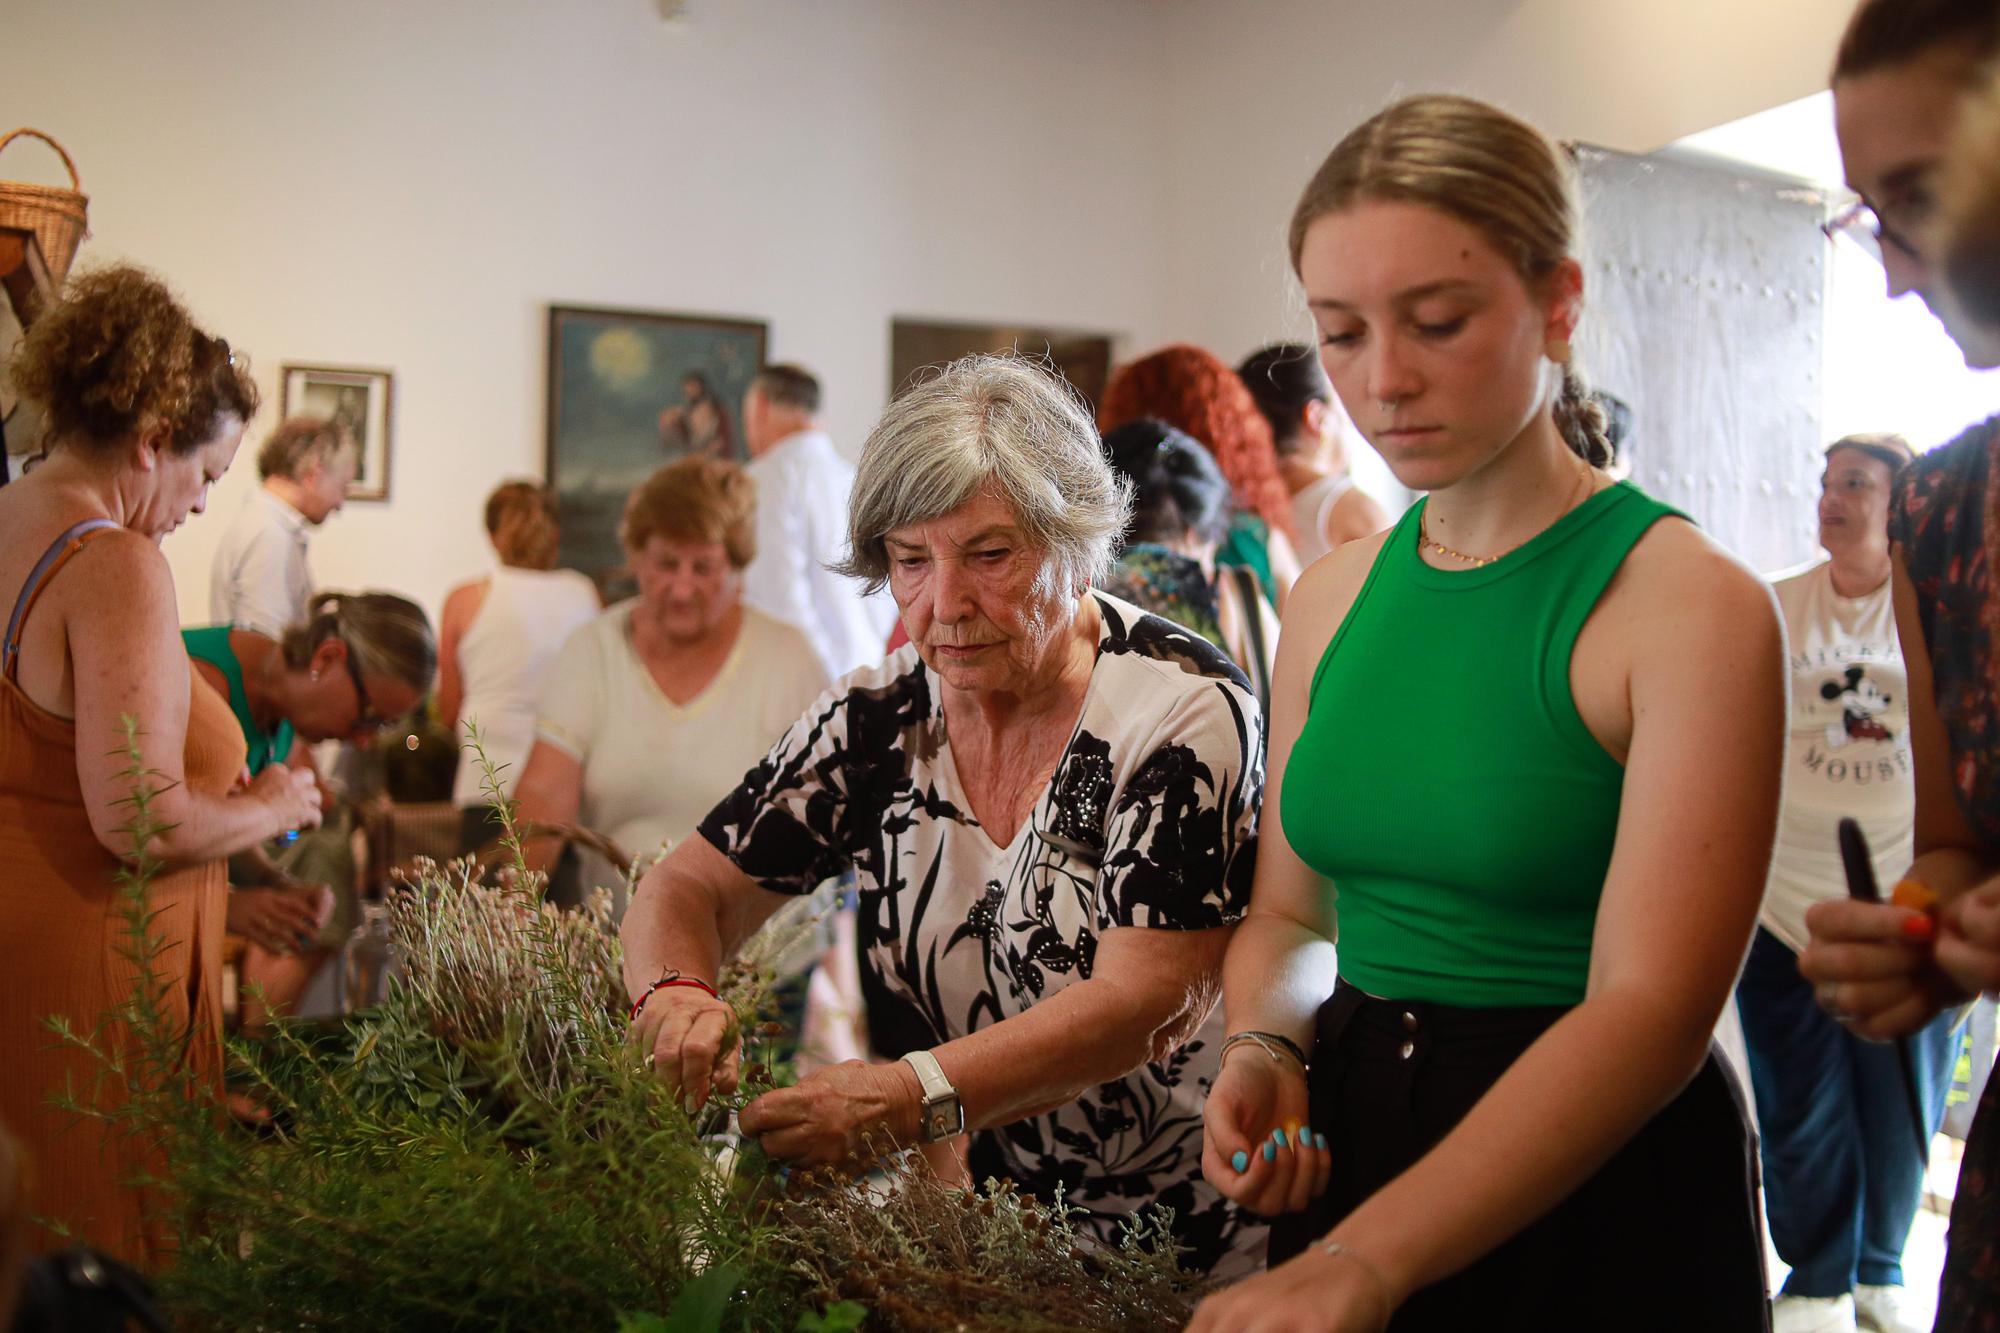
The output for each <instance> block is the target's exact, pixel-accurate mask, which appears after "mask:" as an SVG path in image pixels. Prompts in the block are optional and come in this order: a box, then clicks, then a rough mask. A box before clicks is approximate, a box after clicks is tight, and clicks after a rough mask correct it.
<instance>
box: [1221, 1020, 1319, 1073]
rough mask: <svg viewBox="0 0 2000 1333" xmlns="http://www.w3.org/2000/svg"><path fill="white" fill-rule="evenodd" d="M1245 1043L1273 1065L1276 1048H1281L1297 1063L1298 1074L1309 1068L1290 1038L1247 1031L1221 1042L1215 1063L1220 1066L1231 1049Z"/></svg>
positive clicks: (1304, 1057)
mask: <svg viewBox="0 0 2000 1333" xmlns="http://www.w3.org/2000/svg"><path fill="white" fill-rule="evenodd" d="M1246 1043H1248V1044H1249V1045H1252V1046H1255V1047H1256V1048H1257V1049H1258V1050H1260V1051H1262V1052H1264V1054H1266V1055H1268V1056H1270V1057H1271V1061H1272V1063H1273V1064H1275V1063H1277V1059H1278V1051H1277V1047H1283V1048H1284V1051H1285V1054H1287V1055H1289V1056H1291V1057H1292V1059H1294V1060H1296V1061H1298V1064H1299V1070H1300V1072H1302V1073H1303V1072H1304V1071H1306V1070H1307V1069H1309V1068H1310V1066H1309V1065H1308V1064H1307V1063H1306V1053H1305V1052H1304V1051H1302V1050H1300V1049H1299V1044H1298V1043H1297V1042H1295V1041H1293V1040H1292V1039H1291V1038H1290V1037H1287V1036H1285V1035H1284V1034H1283V1033H1279V1032H1251V1031H1247V1030H1246V1031H1243V1032H1238V1033H1234V1034H1232V1035H1231V1036H1229V1037H1227V1038H1225V1039H1224V1040H1223V1043H1222V1052H1221V1054H1219V1055H1217V1056H1216V1063H1217V1064H1218V1065H1220V1064H1221V1063H1222V1061H1223V1060H1225V1059H1227V1058H1228V1056H1229V1052H1230V1051H1231V1050H1232V1049H1234V1048H1235V1047H1238V1046H1242V1045H1244V1044H1246Z"/></svg>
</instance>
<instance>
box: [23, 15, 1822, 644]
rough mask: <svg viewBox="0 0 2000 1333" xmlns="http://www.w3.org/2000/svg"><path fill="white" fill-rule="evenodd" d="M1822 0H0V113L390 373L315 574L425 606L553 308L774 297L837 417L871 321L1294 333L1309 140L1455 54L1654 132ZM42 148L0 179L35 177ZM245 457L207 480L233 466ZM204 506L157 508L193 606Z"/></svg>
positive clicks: (1794, 75) (329, 358)
mask: <svg viewBox="0 0 2000 1333" xmlns="http://www.w3.org/2000/svg"><path fill="white" fill-rule="evenodd" d="M1848 7H1849V0H1759V2H1758V3H1757V4H1754V5H1741V4H1733V3H1725V0H1684V2H1683V3H1681V4H1679V5H1675V6H1659V5H1655V4H1652V3H1650V0H1400V3H1397V2H1393V0H1351V2H1350V3H1343V4H1327V3H1322V2H1321V0H949V2H948V3H941V2H938V0H690V3H689V5H688V14H687V17H686V18H685V19H684V20H681V21H678V22H675V23H663V22H662V21H661V20H660V19H659V18H658V16H657V10H656V8H655V7H654V5H653V4H652V3H651V0H576V3H568V4H549V3H543V2H541V0H416V2H414V3H412V2H411V0H400V2H399V0H346V2H345V3H342V4H338V5H326V4H307V3H305V2H304V0H258V2H257V3H253V4H244V3H232V2H231V0H176V3H173V4H158V3H149V2H148V0H5V2H4V17H0V42H4V43H5V51H6V57H7V58H6V62H5V63H6V68H7V72H8V74H7V79H6V81H5V82H4V84H0V127H4V126H11V125H15V124H32V125H38V126H40V127H42V128H45V129H48V130H50V131H51V132H53V133H55V134H56V135H57V136H58V137H59V138H61V139H63V140H64V142H65V143H67V144H68V145H69V147H70V149H71V150H72V152H73V153H74V154H75V156H76V158H77V160H78V162H79V165H80V166H81V168H82V170H83V173H84V185H85V188H86V189H87V190H88V191H89V192H90V193H91V195H92V215H91V216H92V224H93V231H94V239H93V240H92V241H90V242H89V243H88V245H87V246H86V249H85V251H84V254H85V256H86V259H93V260H99V261H102V260H108V259H112V258H119V257H131V258H134V259H137V260H139V261H141V262H144V263H147V264H149V265H151V266H153V267H156V268H158V269H160V270H161V271H163V272H164V273H166V274H167V275H169V276H170V277H171V278H172V280H173V281H174V282H175V283H176V284H177V285H178V286H179V287H180V288H181V289H182V290H183V291H184V292H186V293H187V295H188V297H189V299H190V300H191V302H192V303H193V305H194V306H195V307H196V309H197V311H198V312H199V314H200V316H201V317H202V318H204V319H205V320H207V321H209V322H210V323H211V324H212V326H213V327H214V328H215V329H216V330H217V331H219V332H221V333H223V334H224V335H225V336H227V337H228V338H229V339H230V340H231V341H232V342H233V343H235V344H236V345H238V346H240V347H244V348H247V349H248V350H249V351H250V352H251V353H252V355H253V356H254V357H255V359H256V362H257V368H258V375H259V379H260V381H261V382H262V383H263V385H264V386H265V388H266V390H267V391H268V392H269V394H270V396H271V400H272V406H271V408H270V410H269V411H267V413H266V415H265V417H264V419H263V420H261V421H260V422H259V423H258V427H257V428H256V429H255V430H253V432H252V436H253V442H254V440H255V439H257V438H261V435H262V433H263V430H265V429H268V427H269V425H270V424H271V421H272V419H273V418H274V417H275V411H276V389H277V384H276V369H277V366H278V364H279V363H280V362H281V361H299V362H308V363H319V364H360V365H375V366H388V367H392V368H393V369H394V370H395V372H396V426H395V458H394V470H393V488H394V491H393V498H392V499H391V501H390V502H389V503H387V504H358V503H357V504H354V505H351V506H350V507H349V508H348V510H347V511H346V512H345V513H343V514H341V515H339V516H338V517H336V518H335V519H334V520H333V521H332V522H330V523H329V524H328V525H327V527H326V528H325V529H323V530H322V531H321V532H320V534H319V535H318V537H317V538H316V540H315V543H314V548H313V561H314V568H315V572H316V573H317V575H318V577H319V579H320V581H321V582H322V583H323V584H325V585H328V586H344V587H361V586H384V587H393V588H398V589H401V590H404V591H407V592H409V593H411V594H412V595H414V596H416V597H418V598H419V599H420V600H422V601H424V602H425V603H426V604H427V605H429V606H431V607H432V608H433V610H435V608H436V607H437V605H438V604H439V602H440V601H441V599H442V595H443V592H444V590H445V589H446V588H447V587H448V586H449V585H450V584H451V583H452V582H455V581H456V580H458V579H459V578H462V577H465V576H467V575H468V574H470V573H473V572H476V571H477V570H478V569H479V568H481V567H482V565H483V563H484V560H485V553H484V543H483V542H482V541H481V539H480V536H479V525H478V507H479V504H480V501H481V499H482V498H483V497H484V495H485V493H486V492H487V490H488V489H489V488H490V487H491V486H492V485H493V483H495V482H496V481H498V480H499V479H501V478H502V477H504V476H508V475H519V474H523V473H527V474H538V473H539V472H540V470H541V465H542V455H543V412H544V388H543V385H544V378H545V348H544V310H545V307H546V306H547V305H548V304H549V303H551V302H560V303H564V304H579V305H590V304H605V305H626V306H633V307H639V308H650V309H665V310H682V311H695V312H707V313H714V314H722V315H741V316H750V317H756V318H763V319H767V320H769V321H770V324H771V344H770V353H771V355H772V356H774V357H777V358H782V359H788V360H796V361H800V362H803V363H805V364H807V365H810V366H812V367H813V368H814V369H815V370H817V371H818V372H820V374H821V375H822V377H823V379H824V380H825V382H826V384H827V387H828V392H829V398H830V402H829V410H828V415H829V418H830V423H831V426H832V428H833V430H834V433H835V435H836V437H837V438H838V439H840V440H841V442H842V443H843V444H845V445H846V446H848V447H849V448H852V447H854V446H855V445H856V444H857V443H858V441H859V439H860V438H861V436H862V435H863V434H864V433H865V432H866V429H867V427H868V425H869V423H870V422H871V421H872V419H873V417H874V415H875V414H876V412H877V411H878V410H879V408H880V406H881V403H882V400H883V398H884V397H885V396H886V391H887V387H888V386H887V381H888V323H889V319H890V317H891V316H892V315H896V314H912V315H929V316H934V317H943V318H972V319H980V320H994V321H1002V322H1004V321H1017V320H1018V321H1022V322H1034V323H1040V324H1046V325H1054V326H1060V327H1069V328H1077V329H1100V330H1105V331H1109V332H1114V333H1116V334H1119V335H1122V337H1123V340H1124V345H1125V347H1126V348H1127V349H1128V350H1144V349H1145V348H1147V347H1150V346H1151V345H1153V344H1156V343H1158V342H1161V341H1165V340H1167V339H1168V338H1189V339H1193V340H1195V341H1199V342H1203V343H1206V344H1208V345H1210V346H1212V347H1214V348H1215V349H1216V350H1218V351H1219V352H1221V353H1222V354H1224V355H1225V356H1228V357H1231V358H1232V359H1233V358H1234V357H1236V356H1239V355H1241V354H1242V353H1243V352H1244V351H1246V350H1248V349H1249V348H1250V347H1251V346H1254V345H1255V344H1257V343H1259V342H1262V341H1265V340H1266V339H1268V338H1270V337H1274V336H1279V335H1281V334H1283V333H1285V332H1286V331H1288V329H1291V328H1294V327H1295V326H1294V325H1293V324H1291V323H1290V322H1289V321H1290V320H1291V318H1292V316H1293V314H1294V313H1295V309H1296V307H1295V303H1294V301H1293V298H1292V296H1291V287H1290V277H1289V273H1288V271H1287V268H1286V264H1285V260H1284V255H1283V245H1282V232H1283V227H1284V222H1285V218H1286V214H1287V213H1288V211H1289V209H1290V207H1291V204H1292V202H1293V199H1294V197H1295V196H1296V193H1297V191H1298V189H1299V187H1300V186H1301V185H1302V184H1303V182H1304V180H1305V177H1306V176H1307V174H1309V172H1310V171H1311V169H1312V167H1313V165H1314V164H1315V163H1316V162H1317V161H1318V159H1319V157H1320V156H1321V155H1322V154H1323V153H1324V152H1325V150H1326V149H1327V148H1328V147H1330V146H1331V144H1332V143H1333V141H1334V139H1335V138H1336V137H1337V136H1338V134H1339V133H1340V132H1341V131H1343V130H1344V129H1345V128H1346V127H1347V126H1349V125H1351V124H1352V123H1353V122H1354V121H1356V120H1358V119H1359V118H1360V117H1361V116H1363V115H1365V114H1366V113H1367V112H1369V111H1371V110H1373V109H1374V108H1375V107H1376V106H1377V105H1379V104H1380V103H1381V102H1382V101H1383V100H1385V99H1386V98H1387V97H1389V96H1390V95H1392V94H1393V93H1395V92H1398V91H1416V90H1419V89H1427V88H1435V87H1446V88H1454V89H1458V90H1461V91H1468V92H1473V93H1476V94H1480V95H1484V96H1488V97H1491V98H1494V99H1496V100H1499V101H1501V102H1503V103H1506V104H1509V105H1511V106H1513V107H1515V108H1517V109H1518V110H1521V111H1523V112H1524V113H1527V114H1529V115H1531V116H1535V117H1538V118H1540V119H1541V120H1542V121H1543V122H1544V123H1545V124H1546V125H1547V127H1548V128H1549V129H1550V130H1551V131H1553V132H1554V133H1556V134H1559V135H1562V136H1566V137H1576V138H1584V139H1590V140H1594V141H1597V142H1601V143H1605V144H1607V145H1609V146H1613V147H1620V148H1626V149H1639V150H1644V149H1646V148H1649V147H1651V146H1653V145H1655V144H1657V143H1661V142H1665V141H1667V140H1669V139H1672V138H1674V137H1677V136H1678V135H1680V134H1683V133H1686V132H1688V131H1691V130H1694V129H1698V128H1702V127H1703V126H1706V125H1709V124H1714V123H1717V122H1719V121H1722V120H1726V119H1730V118H1732V117H1734V116H1736V115H1738V114H1741V113H1743V112H1745V111H1749V110H1752V109H1755V108H1756V107H1758V106H1764V105H1770V104H1772V103H1775V102H1780V101H1785V100H1789V99H1790V98H1793V97H1796V96H1799V95H1801V94H1803V93H1805V92H1808V91H1810V90H1811V88H1812V86H1814V85H1815V84H1816V83H1817V81H1818V80H1819V79H1820V78H1821V77H1822V75H1823V73H1824V69H1825V66H1826V63H1827V60H1828V52H1830V50H1831V47H1832V42H1833V38H1834V34H1835V33H1836V32H1837V29H1838V27H1839V24H1840V21H1841V19H1842V18H1843V17H1844V15H1845V12H1846V10H1847V8H1848ZM32 151H33V150H25V149H20V148H16V149H12V150H10V151H9V152H8V154H7V156H6V157H5V158H4V159H0V168H4V170H5V173H6V174H9V175H15V174H19V175H23V176H27V177H29V178H31V179H55V177H54V175H53V173H51V172H46V171H44V170H42V164H41V163H40V162H38V161H36V160H35V159H34V157H33V156H32ZM253 473H254V469H253V468H252V467H251V466H249V460H248V459H247V458H246V459H245V460H244V461H243V463H242V464H239V466H238V467H237V468H236V469H235V470H234V471H233V472H232V473H231V474H230V476H229V477H228V479H227V480H226V481H225V483H224V484H223V486H222V487H220V488H219V491H218V494H217V496H216V499H215V501H214V505H213V508H214V509H216V510H219V511H221V510H228V509H231V508H233V507H234V506H235V505H236V504H238V503H240V501H241V499H242V498H243V496H244V495H245V494H246V493H247V492H248V491H249V490H250V489H251V487H252V486H253V485H254V475H253ZM219 528H220V524H219V523H218V522H216V521H215V520H214V519H213V518H211V519H207V520H199V521H197V522H195V523H193V524H191V525H189V526H188V527H187V528H186V529H184V530H183V531H182V532H181V533H180V534H178V535H176V536H175V537H174V538H173V539H172V540H171V541H170V542H169V543H168V547H167V550H168V554H169V557H170V559H171V561H172V563H173V565H174V569H175V574H176V577H177V579H178V581H179V586H180V590H181V605H182V610H183V615H184V617H185V618H187V619H190V620H199V619H203V618H205V617H206V612H207V583H208V558H209V554H210V551H211V548H212V544H213V541H214V538H215V535H216V534H217V532H218V531H219Z"/></svg>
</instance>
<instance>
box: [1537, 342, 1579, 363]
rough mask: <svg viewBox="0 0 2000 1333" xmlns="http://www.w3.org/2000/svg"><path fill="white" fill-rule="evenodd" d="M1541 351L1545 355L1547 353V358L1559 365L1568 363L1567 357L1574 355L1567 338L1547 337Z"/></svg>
mask: <svg viewBox="0 0 2000 1333" xmlns="http://www.w3.org/2000/svg"><path fill="white" fill-rule="evenodd" d="M1542 351H1543V353H1544V354H1545V355H1547V357H1548V358H1549V360H1551V361H1553V362H1555V363H1556V364H1557V365H1559V366H1566V365H1568V364H1569V359H1570V358H1571V357H1572V356H1574V355H1576V353H1575V351H1574V349H1572V348H1571V347H1570V345H1569V339H1567V338H1551V339H1549V341H1548V345H1547V346H1546V347H1544V348H1543V349H1542Z"/></svg>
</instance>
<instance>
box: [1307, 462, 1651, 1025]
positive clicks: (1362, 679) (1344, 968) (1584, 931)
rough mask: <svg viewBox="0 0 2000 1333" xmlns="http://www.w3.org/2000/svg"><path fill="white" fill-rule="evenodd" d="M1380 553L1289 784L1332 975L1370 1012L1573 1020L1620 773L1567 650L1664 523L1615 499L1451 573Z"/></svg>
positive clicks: (1644, 503)
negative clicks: (1522, 1010)
mask: <svg viewBox="0 0 2000 1333" xmlns="http://www.w3.org/2000/svg"><path fill="white" fill-rule="evenodd" d="M1423 508H1424V506H1423V504H1421V503H1420V504H1418V505H1416V506H1415V507H1413V508H1412V509H1411V510H1410V512H1409V513H1408V514H1406V515H1404V517H1403V520H1402V522H1400V523H1398V524H1397V525H1396V527H1395V530H1394V531H1393V532H1392V533H1391V534H1390V535H1389V540H1388V543H1387V544H1386V545H1385V546H1384V547H1383V548H1382V552H1381V554H1380V555H1379V556H1377V557H1376V560H1375V565H1374V568H1373V569H1371V570H1370V571H1369V574H1368V578H1367V581H1366V582H1365V583H1364V584H1363V585H1362V588H1361V592H1360V594H1359V595H1358V596H1357V597H1356V598H1355V600H1354V605H1353V606H1352V607H1351V608H1350V609H1349V610H1348V613H1347V617H1346V619H1345V620H1344V621H1342V622H1341V625H1340V628H1339V629H1338V630H1336V631H1335V632H1334V636H1333V639H1332V641H1331V642H1330V643H1328V644H1327V649H1326V654H1325V656H1323V657H1322V658H1321V659H1320V664H1319V669H1318V670H1317V672H1315V674H1314V677H1313V682H1312V692H1311V696H1310V704H1309V710H1308V713H1307V717H1306V723H1305V727H1304V729H1303V730H1302V731H1301V732H1300V734H1299V739H1298V742H1297V743H1296V744H1295V745H1294V746H1293V748H1292V755H1291V760H1290V763H1289V764H1288V766H1287V767H1286V770H1285V786H1284V802H1283V809H1284V824H1285V836H1286V839H1287V840H1288V841H1289V842H1290V843H1291V845H1292V849H1293V850H1294V851H1296V852H1297V853H1298V855H1299V857H1300V858H1301V859H1302V860H1304V861H1305V863H1306V864H1307V865H1309V866H1311V867H1312V868H1313V869H1315V870H1317V871H1318V872H1319V873H1320V874H1322V875H1324V876H1326V877H1327V879H1329V880H1330V881H1331V882H1332V889H1333V894H1334V897H1335V898H1336V899H1337V907H1338V920H1339V941H1338V957H1339V965H1340V974H1341V975H1342V976H1343V977H1345V978H1346V979H1347V980H1348V981H1349V982H1351V983H1353V984H1354V985H1356V986H1359V987H1360V988H1361V989H1362V990H1365V991H1367V992H1369V993H1370V994H1373V995H1378V996H1382V997H1384V998H1386V999H1396V1000H1426V1001H1431V1002H1433V1003H1439V1004H1453V1005H1465V1006H1473V1007H1495V1006H1502V1005H1562V1004H1575V1003H1577V1002H1578V1001H1580V1000H1582V998H1583V991H1584V982H1585V979H1586V977H1587V975H1588V973H1589V970H1590V939H1591V932H1592V930H1593V928H1594V927H1595V925H1596V921H1597V901H1598V897H1599V896H1600V894H1601V893H1602V892H1603V888H1604V876H1605V872H1606V870H1607V869H1608V868H1609V866H1610V863H1611V844H1612V840H1613V838H1614V836H1615V835H1616V832H1617V827H1618V807H1619V801H1620V797H1621V794H1622V790H1623V786H1624V776H1625V775H1624V769H1623V767H1622V766H1621V765H1620V764H1619V763H1618V762H1617V761H1616V760H1614V759H1613V758H1612V757H1611V756H1610V755H1609V754H1608V753H1606V752H1605V750H1604V747H1603V746H1601V745H1599V744H1598V743H1597V739H1596V738H1595V737H1594V736H1592V735H1591V734H1590V730H1589V728H1587V727H1586V726H1585V725H1584V723H1583V719H1582V717H1580V716H1579V715H1578V713H1577V711H1576V702H1575V700H1574V699H1573V698H1572V697H1571V695H1570V688H1569V666H1570V655H1571V652H1572V651H1573V649H1574V648H1575V646H1576V638H1577V634H1578V632H1579V631H1580V630H1581V629H1582V628H1583V623H1584V621H1585V619H1586V618H1588V616H1589V615H1590V612H1591V610H1592V608H1593V607H1595V606H1596V604H1597V600H1598V598H1599V597H1600V596H1602V595H1603V593H1604V589H1605V586H1606V585H1607V584H1609V583H1610V581H1611V576H1612V575H1613V574H1615V573H1616V572H1617V570H1618V566H1619V564H1620V563H1621V562H1622V561H1623V560H1624V559H1625V556H1626V553H1627V552H1629V551H1630V550H1631V549H1632V545H1633V543H1635V542H1636V541H1638V539H1639V537H1640V536H1641V535H1642V534H1643V533H1644V532H1645V531H1646V529H1647V528H1649V527H1651V526H1652V525H1653V524H1654V523H1655V522H1657V521H1659V520H1660V519H1661V518H1663V517H1666V516H1668V515H1673V514H1676V513H1677V511H1675V510H1673V509H1670V508H1668V507H1667V506H1665V505H1663V504H1660V503H1659V502H1658V501H1656V500H1653V499H1651V498H1650V497H1648V496H1647V495H1645V494H1644V493H1643V492H1641V491H1639V490H1637V489H1636V488H1634V487H1632V486H1630V485H1627V484H1624V483H1620V484H1618V485H1615V486H1612V487H1610V488H1608V489H1606V490H1604V491H1600V492H1599V493H1598V494H1596V495H1594V496H1592V497H1591V498H1590V499H1588V500H1586V501H1585V502H1584V503H1583V504H1582V505H1580V506H1578V507H1577V508H1576V509H1574V510H1572V511H1571V512H1570V513H1569V514H1567V515H1565V516H1564V517H1563V518H1561V519H1560V520H1558V521H1557V522H1556V523H1555V524H1554V525H1553V526H1551V527H1550V528H1549V529H1548V530H1547V531H1545V532H1543V533H1542V534H1541V535H1540V536H1538V537H1536V538H1534V539H1533V540H1532V541H1530V542H1528V543H1527V544H1526V545H1525V546H1522V547H1520V548H1519V549H1517V550H1515V551H1512V552H1510V553H1509V554H1507V555H1505V556H1502V557H1501V558H1500V559H1498V560H1496V561H1494V562H1493V563H1492V564H1490V565H1485V566H1482V567H1480V568H1478V569H1473V570H1466V571H1462V572H1461V571H1446V570H1438V569H1432V568H1431V567H1430V566H1429V565H1426V564H1425V563H1424V562H1423V561H1422V559H1420V558H1419V557H1418V554H1417V532H1418V528H1417V525H1418V522H1419V521H1420V516H1421V514H1422V511H1423Z"/></svg>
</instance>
